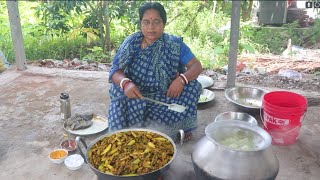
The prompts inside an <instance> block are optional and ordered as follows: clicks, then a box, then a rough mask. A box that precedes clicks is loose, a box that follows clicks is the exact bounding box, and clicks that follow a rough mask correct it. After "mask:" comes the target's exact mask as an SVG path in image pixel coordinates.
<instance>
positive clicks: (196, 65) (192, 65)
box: [183, 57, 203, 81]
mask: <svg viewBox="0 0 320 180" xmlns="http://www.w3.org/2000/svg"><path fill="white" fill-rule="evenodd" d="M186 67H187V71H186V72H184V73H183V74H184V75H185V77H186V78H187V80H188V81H192V80H195V79H197V78H198V76H199V75H200V74H201V72H202V71H203V69H202V65H201V63H200V61H199V60H198V59H197V58H196V57H194V58H192V59H191V61H189V62H188V64H187V65H186Z"/></svg>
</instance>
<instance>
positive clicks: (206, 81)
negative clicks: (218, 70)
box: [197, 75, 213, 89]
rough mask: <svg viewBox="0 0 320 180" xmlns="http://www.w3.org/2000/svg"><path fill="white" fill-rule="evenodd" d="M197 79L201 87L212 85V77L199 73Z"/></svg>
mask: <svg viewBox="0 0 320 180" xmlns="http://www.w3.org/2000/svg"><path fill="white" fill-rule="evenodd" d="M197 81H199V82H200V84H201V87H202V89H204V88H208V87H210V86H212V85H213V79H212V78H211V77H209V76H206V75H199V76H198V78H197Z"/></svg>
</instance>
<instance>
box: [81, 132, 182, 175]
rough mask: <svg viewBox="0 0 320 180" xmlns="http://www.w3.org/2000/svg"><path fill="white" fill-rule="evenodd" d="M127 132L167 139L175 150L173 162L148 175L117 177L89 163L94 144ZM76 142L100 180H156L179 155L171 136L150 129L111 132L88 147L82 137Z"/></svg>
mask: <svg viewBox="0 0 320 180" xmlns="http://www.w3.org/2000/svg"><path fill="white" fill-rule="evenodd" d="M127 131H148V132H152V133H156V134H159V135H161V136H163V137H165V138H167V139H168V140H169V141H170V142H171V143H172V145H173V148H174V154H173V156H172V158H171V160H170V161H169V162H168V163H167V164H166V165H165V166H163V167H162V168H160V169H158V170H156V171H153V172H150V173H147V174H143V175H139V176H117V175H110V174H106V173H104V172H101V171H99V170H98V169H96V168H95V167H94V166H93V165H91V164H90V163H89V159H88V152H89V150H90V149H91V148H92V146H93V145H94V144H96V143H97V142H98V141H99V140H101V139H103V138H105V137H108V136H111V135H113V134H116V133H119V132H127ZM76 141H77V144H78V150H79V152H80V154H81V156H82V157H83V158H84V159H85V162H86V163H88V165H89V167H90V169H92V170H93V172H94V173H95V174H96V175H97V176H98V179H108V180H125V179H127V180H129V179H130V180H156V179H158V178H159V177H160V176H161V175H163V173H164V172H165V171H166V170H168V169H169V166H170V164H171V162H172V161H173V160H174V158H175V157H176V154H177V148H176V145H175V144H174V142H173V140H172V139H171V138H170V137H169V136H167V135H165V134H163V133H161V132H158V131H155V130H150V129H123V130H119V131H114V132H110V133H107V134H105V135H103V136H100V137H98V138H97V139H95V140H94V141H93V142H91V143H90V144H89V146H87V144H86V142H85V141H84V139H82V138H81V137H80V136H78V137H76ZM80 144H81V145H82V146H84V148H85V150H86V152H83V151H82V149H81V147H80V146H79V145H80Z"/></svg>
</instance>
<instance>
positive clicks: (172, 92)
mask: <svg viewBox="0 0 320 180" xmlns="http://www.w3.org/2000/svg"><path fill="white" fill-rule="evenodd" d="M186 67H187V71H186V72H184V73H183V75H181V74H180V75H177V77H176V79H174V80H173V81H172V83H171V84H170V87H169V89H168V91H167V96H168V97H178V96H180V94H181V93H182V91H183V88H184V86H185V85H186V84H187V83H188V82H190V81H192V80H194V79H197V78H198V76H199V75H200V74H201V72H202V71H203V69H202V65H201V63H200V61H199V60H198V59H197V58H196V57H193V58H192V59H191V60H190V61H189V62H188V63H187V64H186ZM183 76H184V77H183Z"/></svg>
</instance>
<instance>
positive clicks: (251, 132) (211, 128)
mask: <svg viewBox="0 0 320 180" xmlns="http://www.w3.org/2000/svg"><path fill="white" fill-rule="evenodd" d="M205 134H206V136H207V137H208V138H209V139H210V140H211V141H213V142H214V143H215V144H217V145H218V146H221V147H224V148H226V149H229V150H233V151H260V150H263V149H266V148H268V147H269V146H270V145H271V136H270V135H269V134H268V133H267V132H266V131H265V130H264V129H262V128H260V127H259V126H255V125H250V124H249V123H246V122H242V121H217V122H213V123H210V124H209V125H208V126H207V127H206V129H205Z"/></svg>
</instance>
